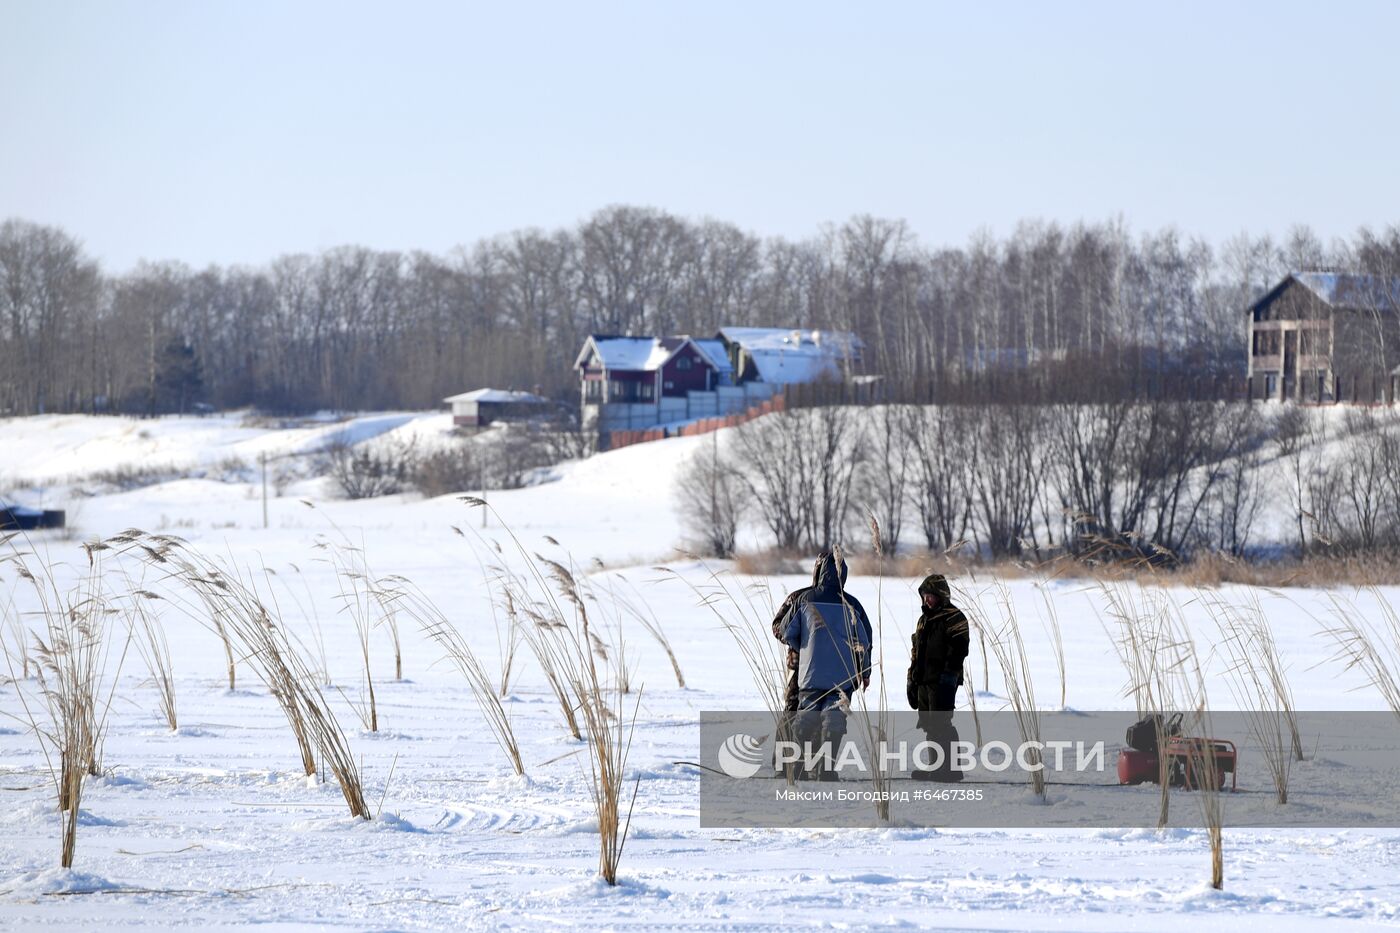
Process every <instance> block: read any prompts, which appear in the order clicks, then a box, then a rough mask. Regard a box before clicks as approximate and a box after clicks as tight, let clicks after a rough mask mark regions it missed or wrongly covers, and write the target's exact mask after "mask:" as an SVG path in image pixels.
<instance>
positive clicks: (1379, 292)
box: [1251, 272, 1400, 311]
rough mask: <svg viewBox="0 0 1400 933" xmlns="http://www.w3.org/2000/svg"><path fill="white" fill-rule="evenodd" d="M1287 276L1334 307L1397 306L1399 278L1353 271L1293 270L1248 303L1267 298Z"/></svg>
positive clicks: (1399, 302)
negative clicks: (1256, 298) (1255, 299)
mask: <svg viewBox="0 0 1400 933" xmlns="http://www.w3.org/2000/svg"><path fill="white" fill-rule="evenodd" d="M1289 279H1292V280H1293V281H1295V282H1297V283H1298V284H1299V285H1301V286H1303V287H1304V288H1306V289H1307V290H1308V291H1310V292H1312V293H1313V294H1314V295H1316V296H1317V297H1318V298H1320V299H1322V300H1323V301H1325V302H1326V303H1327V304H1329V305H1331V306H1332V307H1334V308H1345V309H1348V310H1359V311H1372V310H1383V311H1398V310H1400V278H1389V279H1387V278H1382V277H1380V276H1376V275H1357V274H1354V273H1349V272H1295V273H1293V274H1292V275H1290V276H1289V277H1288V278H1287V279H1284V280H1283V281H1282V282H1280V283H1279V284H1278V285H1276V286H1274V287H1273V288H1271V289H1269V291H1268V293H1267V294H1265V295H1264V297H1262V298H1260V299H1259V300H1258V301H1256V302H1255V303H1254V305H1252V306H1251V307H1258V306H1259V305H1261V304H1263V303H1265V302H1266V301H1269V300H1270V299H1271V298H1273V296H1274V295H1275V294H1276V293H1277V292H1278V291H1279V289H1281V288H1283V286H1285V285H1287V284H1288V281H1289Z"/></svg>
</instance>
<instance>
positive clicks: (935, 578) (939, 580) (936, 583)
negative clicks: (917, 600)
mask: <svg viewBox="0 0 1400 933" xmlns="http://www.w3.org/2000/svg"><path fill="white" fill-rule="evenodd" d="M925 593H929V594H931V595H933V596H937V597H939V598H940V599H941V600H942V601H943V602H945V603H946V602H948V600H950V599H952V592H951V591H950V590H949V589H948V578H947V577H945V576H943V574H941V573H931V574H929V575H928V576H927V577H924V582H923V583H920V584H919V595H920V596H922V595H924V594H925Z"/></svg>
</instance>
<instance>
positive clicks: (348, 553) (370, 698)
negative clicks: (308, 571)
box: [316, 538, 382, 732]
mask: <svg viewBox="0 0 1400 933" xmlns="http://www.w3.org/2000/svg"><path fill="white" fill-rule="evenodd" d="M316 547H317V548H320V549H322V550H324V551H326V552H327V553H328V554H329V555H330V557H329V559H328V560H329V563H330V566H331V568H332V569H333V570H334V572H335V579H336V584H337V593H336V598H337V599H339V600H340V607H341V611H342V612H345V613H347V614H348V615H349V616H350V621H351V622H352V623H353V624H354V626H355V636H356V641H357V643H358V644H359V647H360V670H361V672H362V673H363V675H364V697H365V699H364V701H363V702H362V703H361V704H355V703H351V708H352V709H354V710H355V713H356V715H358V716H359V717H360V723H361V725H363V726H364V727H365V729H366V730H368V731H370V732H378V731H379V706H378V704H377V703H376V702H375V695H374V665H373V664H372V663H371V651H370V633H371V632H372V631H373V630H374V628H375V626H376V625H377V624H378V619H379V618H382V607H381V606H380V604H379V601H378V600H377V599H376V598H375V596H374V592H373V591H374V585H373V580H372V578H371V577H370V573H369V566H368V562H367V561H366V560H365V556H364V550H363V549H362V548H359V547H356V546H354V545H351V544H349V543H339V544H338V543H335V542H332V541H329V540H327V539H325V538H321V539H320V540H319V541H317V542H316ZM342 695H343V691H342ZM348 699H349V698H348V697H347V700H348Z"/></svg>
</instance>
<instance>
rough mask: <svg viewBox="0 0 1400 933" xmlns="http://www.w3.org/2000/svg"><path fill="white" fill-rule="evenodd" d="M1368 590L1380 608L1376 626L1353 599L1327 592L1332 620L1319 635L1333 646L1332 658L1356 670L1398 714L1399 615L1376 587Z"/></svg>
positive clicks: (1399, 688)
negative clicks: (1327, 639) (1334, 650)
mask: <svg viewBox="0 0 1400 933" xmlns="http://www.w3.org/2000/svg"><path fill="white" fill-rule="evenodd" d="M1368 592H1369V593H1370V595H1371V598H1372V600H1373V601H1374V602H1375V603H1376V607H1377V608H1378V609H1379V610H1380V616H1381V624H1380V625H1374V624H1372V623H1371V622H1369V621H1367V618H1366V613H1365V612H1364V611H1363V610H1362V609H1360V608H1359V607H1358V606H1357V605H1356V603H1355V602H1354V601H1353V600H1351V599H1348V598H1347V597H1345V596H1342V595H1340V594H1337V593H1329V594H1328V598H1329V599H1330V600H1331V603H1332V618H1333V623H1332V624H1331V625H1328V626H1324V628H1323V634H1325V635H1326V636H1327V637H1328V638H1329V639H1330V640H1331V641H1332V642H1333V644H1335V645H1336V652H1335V654H1334V655H1333V660H1336V661H1340V662H1341V663H1342V664H1343V665H1344V666H1345V667H1346V669H1347V670H1351V671H1356V672H1357V673H1359V674H1360V675H1361V676H1362V678H1363V679H1364V680H1365V682H1366V683H1367V684H1368V685H1369V686H1370V687H1371V688H1373V689H1374V690H1375V691H1376V692H1377V693H1379V694H1380V696H1381V699H1382V700H1383V701H1384V702H1385V704H1386V706H1388V707H1389V708H1390V711H1391V712H1392V713H1394V714H1395V715H1396V716H1397V717H1400V615H1397V613H1396V611H1395V607H1394V606H1392V605H1391V603H1390V600H1388V599H1387V598H1386V597H1385V594H1384V593H1382V592H1381V591H1380V590H1379V589H1378V588H1375V587H1372V588H1370V589H1369V591H1368Z"/></svg>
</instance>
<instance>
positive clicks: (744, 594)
mask: <svg viewBox="0 0 1400 933" xmlns="http://www.w3.org/2000/svg"><path fill="white" fill-rule="evenodd" d="M695 559H696V561H697V562H698V563H699V564H700V566H701V567H703V568H704V569H705V570H706V571H707V572H708V573H709V582H708V583H707V584H706V585H705V586H701V585H699V584H696V583H694V582H693V581H691V580H690V579H689V578H687V577H684V576H682V575H681V574H679V573H677V572H676V571H675V570H673V569H671V568H670V567H654V568H653V569H654V570H656V571H657V572H658V573H661V574H665V575H666V576H668V577H672V578H674V579H676V580H678V581H680V582H681V583H682V584H683V585H684V586H685V587H686V588H687V589H689V590H690V591H691V592H692V593H694V594H695V597H696V599H697V604H698V605H700V606H703V607H704V608H706V609H708V610H709V611H710V613H711V614H712V615H713V616H714V617H715V620H716V621H717V622H718V623H719V625H720V628H721V629H723V630H724V631H725V632H726V633H727V634H728V635H729V637H730V638H732V639H733V641H734V644H735V645H736V646H737V647H738V649H739V656H740V658H742V659H743V662H744V666H745V667H746V668H747V669H748V672H749V677H750V679H751V681H752V682H753V685H754V689H755V691H756V692H757V694H758V697H759V702H760V703H761V704H762V705H763V708H764V709H766V710H767V711H768V713H769V715H770V716H772V717H773V731H774V734H775V735H776V736H777V739H778V741H788V740H791V739H792V738H794V735H793V729H794V725H795V724H794V721H793V719H792V717H791V716H790V715H789V714H788V713H787V712H786V710H785V706H786V691H787V678H788V667H787V652H786V650H785V648H784V646H783V645H782V643H781V642H779V641H778V640H777V639H776V638H774V637H773V632H772V627H771V623H772V618H773V615H774V608H773V605H772V588H771V587H770V586H769V584H768V582H767V581H766V580H765V581H764V582H763V583H761V584H756V585H755V588H756V589H758V590H759V591H760V592H762V593H763V594H765V595H766V596H767V597H768V606H767V609H766V613H765V611H764V610H763V609H761V608H760V607H759V606H758V603H757V602H756V601H755V594H754V593H753V592H750V591H749V590H747V589H746V588H745V587H744V586H743V585H742V584H740V583H739V582H738V581H737V580H734V579H733V576H734V575H733V574H732V573H730V572H728V571H711V570H710V569H709V567H708V566H707V565H706V564H705V561H704V560H702V559H700V558H695ZM783 777H784V779H785V780H786V781H787V783H788V784H789V785H792V784H794V783H795V782H796V780H797V769H796V768H795V767H794V766H793V765H792V764H791V763H789V764H786V765H784V767H783Z"/></svg>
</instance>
